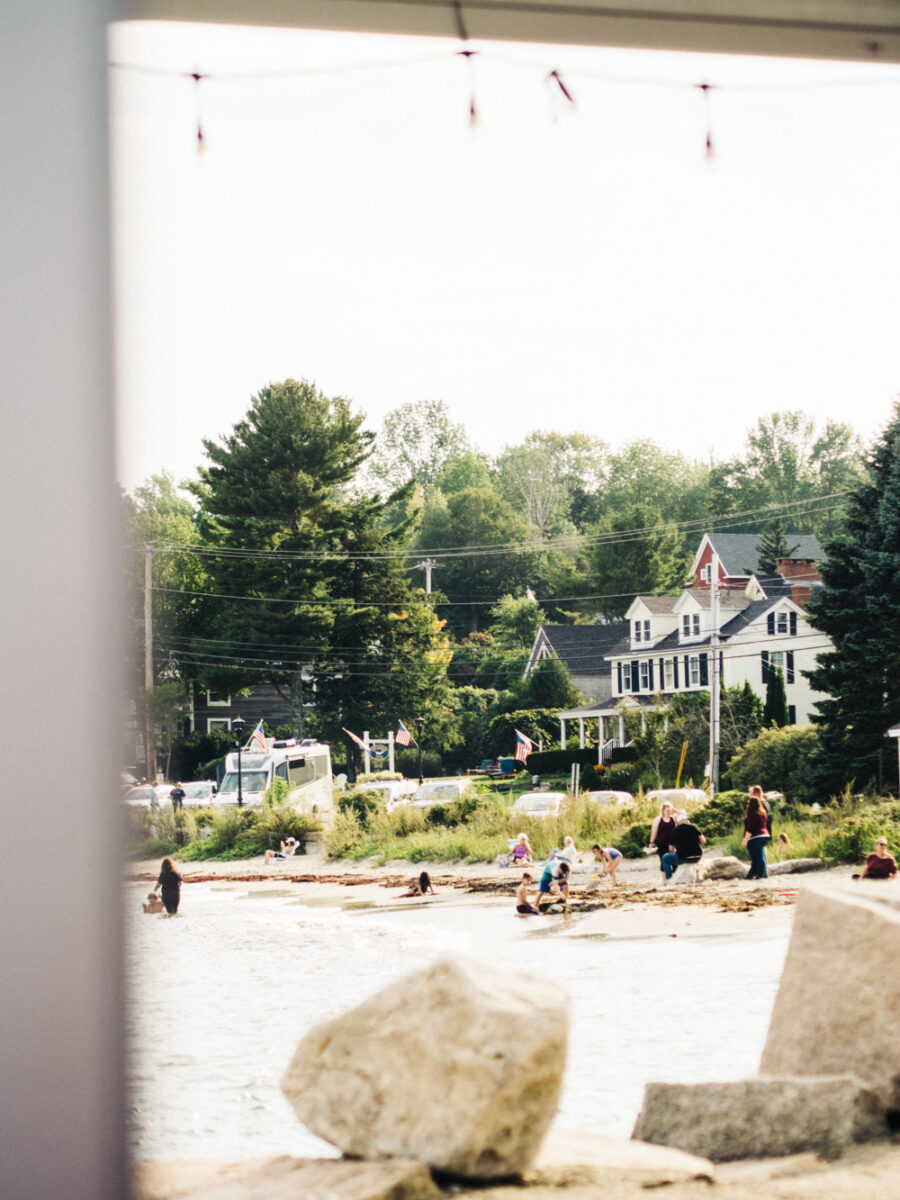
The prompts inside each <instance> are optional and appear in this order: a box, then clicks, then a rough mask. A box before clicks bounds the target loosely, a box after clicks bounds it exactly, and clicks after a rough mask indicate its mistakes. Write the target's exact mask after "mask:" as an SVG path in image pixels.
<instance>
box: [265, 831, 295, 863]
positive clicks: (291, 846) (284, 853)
mask: <svg viewBox="0 0 900 1200" xmlns="http://www.w3.org/2000/svg"><path fill="white" fill-rule="evenodd" d="M297 846H298V842H297V839H296V838H292V837H289V838H288V839H287V841H285V842H282V843H281V849H280V850H267V851H266V854H265V859H266V861H265V862H264V863H263V866H264V867H267V866H268V865H269V863H270V862H271V861H272V859H273V858H290V857H291V855H292V854H293V853H294V852H295V850H296V849H297Z"/></svg>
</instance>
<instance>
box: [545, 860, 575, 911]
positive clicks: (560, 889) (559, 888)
mask: <svg viewBox="0 0 900 1200" xmlns="http://www.w3.org/2000/svg"><path fill="white" fill-rule="evenodd" d="M554 869H555V873H554ZM554 900H564V901H565V902H566V903H567V904H568V902H569V864H568V863H567V862H566V860H565V859H564V858H563V859H548V860H547V865H546V866H545V867H544V873H543V875H541V882H540V884H539V885H538V906H539V907H542V908H543V907H546V906H547V905H548V904H552V903H553V901H554Z"/></svg>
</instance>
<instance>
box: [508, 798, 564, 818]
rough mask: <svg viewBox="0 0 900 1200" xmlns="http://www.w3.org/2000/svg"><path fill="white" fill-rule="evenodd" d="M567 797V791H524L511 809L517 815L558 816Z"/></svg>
mask: <svg viewBox="0 0 900 1200" xmlns="http://www.w3.org/2000/svg"><path fill="white" fill-rule="evenodd" d="M565 798H566V793H565V792H523V793H522V795H521V796H520V797H519V798H518V800H517V801H516V802H515V804H514V805H513V806H512V809H511V810H510V811H511V812H513V813H515V814H516V816H517V817H556V816H558V815H559V810H560V808H562V804H563V801H564V800H565Z"/></svg>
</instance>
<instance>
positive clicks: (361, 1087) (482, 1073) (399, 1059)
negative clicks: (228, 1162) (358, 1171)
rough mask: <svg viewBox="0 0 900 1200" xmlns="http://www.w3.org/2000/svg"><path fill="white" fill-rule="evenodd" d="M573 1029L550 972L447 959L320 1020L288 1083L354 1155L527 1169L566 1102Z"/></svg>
mask: <svg viewBox="0 0 900 1200" xmlns="http://www.w3.org/2000/svg"><path fill="white" fill-rule="evenodd" d="M568 1027H569V1003H568V998H567V996H566V994H565V992H563V990H562V989H561V988H560V987H558V986H557V985H556V984H554V983H552V982H551V981H550V980H548V979H546V978H543V977H540V976H532V975H525V974H517V975H510V974H509V973H507V972H505V971H500V970H498V969H497V968H495V967H493V966H490V965H489V964H486V963H482V962H478V961H476V960H474V959H444V960H442V961H440V962H437V963H435V964H433V965H432V966H430V967H427V968H426V969H425V970H423V971H420V972H417V973H416V974H414V975H411V976H409V977H408V978H407V979H404V980H401V981H400V982H399V983H395V984H392V985H391V986H389V987H387V988H385V989H384V990H383V991H382V992H379V993H378V994H377V995H375V996H373V997H371V999H369V1000H367V1001H365V1002H364V1003H363V1004H361V1005H359V1007H357V1008H355V1009H353V1010H352V1011H350V1012H348V1013H345V1014H344V1015H343V1016H341V1017H337V1018H336V1019H334V1020H331V1021H327V1022H325V1023H324V1024H322V1025H319V1026H317V1027H316V1028H315V1029H313V1030H312V1031H311V1032H310V1033H308V1034H307V1035H306V1036H305V1037H304V1038H303V1039H302V1040H301V1042H300V1044H299V1045H298V1047H297V1051H296V1053H295V1054H294V1058H293V1060H292V1062H291V1064H290V1066H289V1067H288V1069H287V1071H286V1072H285V1074H284V1078H283V1079H282V1081H281V1086H282V1089H283V1091H284V1093H285V1095H286V1096H287V1098H288V1100H289V1101H290V1102H291V1104H292V1105H293V1107H294V1110H295V1112H296V1113H297V1116H298V1117H299V1118H300V1120H301V1121H303V1122H304V1124H306V1125H307V1126H308V1127H309V1128H310V1129H311V1130H312V1131H313V1132H314V1133H317V1134H318V1135H319V1136H320V1137H323V1138H325V1139H326V1140H327V1141H329V1142H332V1143H333V1144H334V1145H335V1146H338V1147H339V1148H340V1149H341V1150H343V1151H344V1153H345V1154H349V1155H352V1156H354V1157H358V1158H390V1157H401V1158H414V1159H418V1160H419V1161H420V1162H424V1163H427V1164H428V1166H430V1167H432V1168H434V1169H436V1170H439V1171H444V1172H447V1173H448V1174H452V1175H460V1176H465V1177H469V1178H496V1177H498V1176H507V1175H517V1174H520V1173H521V1172H522V1171H523V1170H524V1169H525V1168H526V1167H528V1166H529V1165H530V1163H531V1162H532V1160H533V1158H534V1156H535V1155H536V1154H537V1152H538V1151H539V1149H540V1146H541V1142H542V1140H543V1137H544V1134H545V1133H546V1131H547V1128H548V1126H549V1125H550V1122H551V1120H552V1118H553V1115H554V1113H555V1111H556V1106H557V1101H558V1098H559V1092H560V1088H561V1086H562V1078H563V1071H564V1069H565V1058H566V1039H567V1034H568Z"/></svg>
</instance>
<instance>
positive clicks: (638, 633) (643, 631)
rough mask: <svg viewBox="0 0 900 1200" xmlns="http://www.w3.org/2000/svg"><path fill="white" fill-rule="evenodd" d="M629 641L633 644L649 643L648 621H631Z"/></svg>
mask: <svg viewBox="0 0 900 1200" xmlns="http://www.w3.org/2000/svg"><path fill="white" fill-rule="evenodd" d="M631 640H632V641H633V642H649V641H650V620H649V618H648V619H647V620H645V621H633V622H632V626H631Z"/></svg>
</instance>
